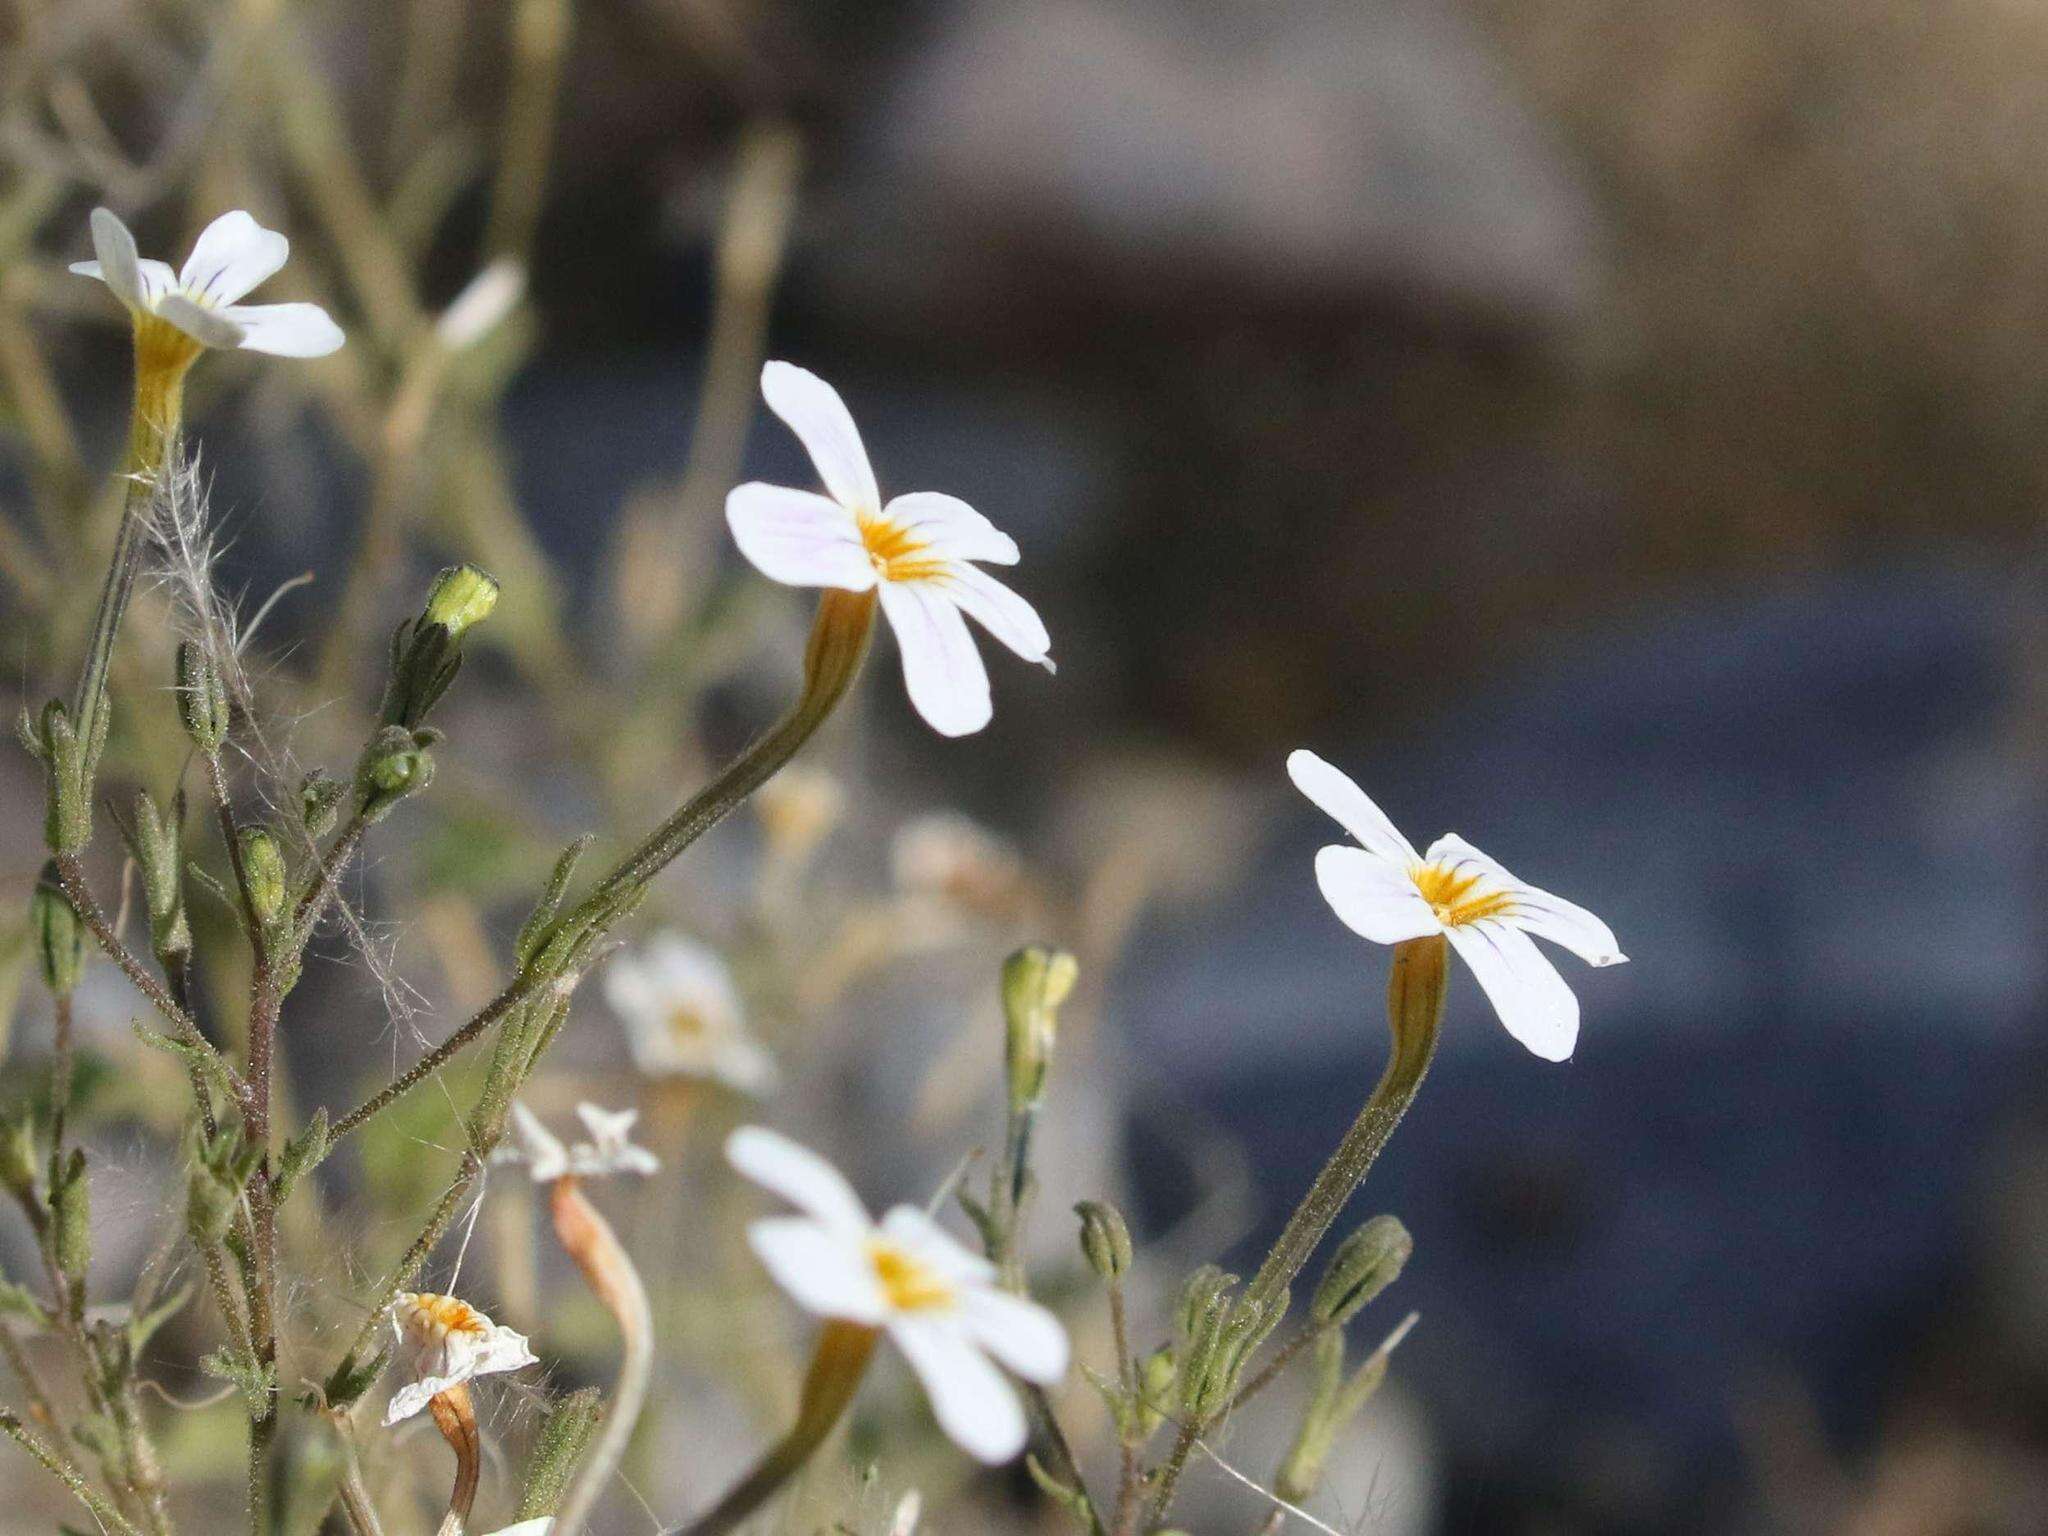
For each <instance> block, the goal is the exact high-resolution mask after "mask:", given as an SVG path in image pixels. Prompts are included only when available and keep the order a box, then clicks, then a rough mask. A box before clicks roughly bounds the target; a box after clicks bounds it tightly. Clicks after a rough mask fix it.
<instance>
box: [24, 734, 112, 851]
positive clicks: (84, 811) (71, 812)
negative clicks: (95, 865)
mask: <svg viewBox="0 0 2048 1536" xmlns="http://www.w3.org/2000/svg"><path fill="white" fill-rule="evenodd" d="M100 713H101V718H102V719H104V718H105V715H106V711H105V709H104V708H102V710H101V712H100ZM21 733H22V739H23V740H24V741H26V742H27V743H28V746H29V750H30V751H32V752H33V753H35V755H36V756H37V757H39V758H41V759H42V760H43V762H44V764H45V765H46V766H45V773H46V777H47V780H48V799H47V809H46V813H45V817H44V823H43V836H44V840H45V841H46V842H48V844H49V846H50V851H51V852H52V853H76V852H78V850H79V849H81V848H83V847H84V846H85V845H86V844H87V843H89V842H91V841H92V798H91V794H90V792H89V786H88V785H87V782H86V781H87V780H88V779H89V778H90V777H91V771H90V768H89V766H88V757H87V753H86V749H85V746H84V745H83V744H82V743H81V742H80V741H79V739H78V731H77V728H76V727H74V726H73V725H72V723H71V716H70V715H69V714H68V713H67V712H66V711H65V708H64V705H63V703H62V702H61V701H59V700H57V699H52V700H50V702H49V703H47V704H45V705H44V706H43V712H42V714H41V716H40V717H38V718H37V719H36V720H35V721H34V722H33V723H31V722H30V721H29V719H28V717H27V715H26V714H24V715H23V716H22V727H21Z"/></svg>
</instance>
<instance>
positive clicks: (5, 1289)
mask: <svg viewBox="0 0 2048 1536" xmlns="http://www.w3.org/2000/svg"><path fill="white" fill-rule="evenodd" d="M0 1316H6V1317H18V1318H20V1319H22V1320H23V1321H24V1322H30V1323H34V1324H35V1325H36V1326H37V1327H39V1328H40V1327H42V1326H43V1325H44V1324H45V1323H47V1322H48V1321H49V1314H48V1313H46V1312H45V1311H44V1310H43V1304H42V1303H41V1302H40V1301H38V1300H36V1294H35V1292H34V1291H31V1290H30V1289H29V1288H28V1287H27V1286H25V1285H16V1284H15V1283H14V1282H13V1281H12V1280H6V1279H0Z"/></svg>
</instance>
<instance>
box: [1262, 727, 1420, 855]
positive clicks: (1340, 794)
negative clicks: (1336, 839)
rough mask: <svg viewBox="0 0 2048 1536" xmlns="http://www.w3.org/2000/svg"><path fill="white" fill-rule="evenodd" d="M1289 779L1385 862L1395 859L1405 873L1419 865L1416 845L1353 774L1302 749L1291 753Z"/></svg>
mask: <svg viewBox="0 0 2048 1536" xmlns="http://www.w3.org/2000/svg"><path fill="white" fill-rule="evenodd" d="M1287 776H1288V777H1289V778H1290V779H1292V780H1294V787H1295V788H1296V789H1298V790H1300V791H1301V792H1302V793H1303V794H1304V795H1307V796H1308V797H1309V799H1311V800H1313V801H1314V802H1315V803H1316V804H1317V806H1319V807H1320V808H1321V809H1322V811H1323V812H1324V814H1326V815H1328V816H1331V817H1334V818H1335V819H1336V820H1337V822H1338V823H1339V824H1340V825H1341V826H1342V827H1343V828H1344V830H1345V831H1346V832H1349V833H1350V834H1351V835H1352V836H1353V837H1355V838H1357V839H1358V841H1359V844H1360V846H1361V847H1363V848H1365V849H1366V850H1367V851H1369V852H1372V853H1376V854H1378V855H1379V856H1380V857H1381V858H1383V859H1392V860H1393V861H1394V862H1395V863H1396V864H1399V865H1400V866H1401V867H1402V869H1404V870H1405V869H1406V868H1407V867H1408V866H1409V865H1411V864H1413V863H1415V862H1416V854H1415V846H1414V844H1412V843H1410V842H1409V841H1408V839H1407V838H1405V837H1403V836H1402V835H1401V834H1400V832H1399V831H1398V830H1397V829H1396V828H1395V826H1394V824H1393V823H1392V822H1391V821H1389V820H1388V819H1387V813H1386V812H1385V811H1383V810H1381V809H1380V808H1379V807H1378V806H1376V805H1374V804H1373V803H1372V800H1371V798H1370V797H1369V796H1368V795H1367V794H1366V792H1365V791H1364V790H1362V789H1360V788H1359V787H1358V786H1357V785H1356V784H1354V783H1353V782H1352V781H1351V777H1350V775H1349V774H1346V773H1344V772H1342V771H1341V770H1340V769H1337V768H1335V767H1332V766H1331V765H1330V764H1329V763H1326V762H1324V761H1323V760H1322V759H1321V758H1320V757H1317V756H1316V755H1315V753H1313V752H1309V751H1306V750H1298V751H1294V752H1290V753H1288V754H1287Z"/></svg>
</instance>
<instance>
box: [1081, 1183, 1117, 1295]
mask: <svg viewBox="0 0 2048 1536" xmlns="http://www.w3.org/2000/svg"><path fill="white" fill-rule="evenodd" d="M1074 1214H1075V1215H1076V1216H1079V1217H1080V1218H1081V1256H1082V1257H1083V1258H1085V1259H1086V1260H1087V1261H1088V1267H1089V1268H1090V1269H1092V1270H1094V1271H1095V1273H1096V1275H1097V1276H1099V1277H1100V1278H1101V1279H1104V1280H1121V1279H1122V1278H1123V1277H1124V1276H1125V1275H1126V1274H1128V1273H1129V1272H1130V1268H1131V1229H1130V1228H1129V1227H1127V1226H1126V1225H1124V1218H1123V1213H1122V1212H1121V1211H1119V1210H1118V1209H1117V1208H1116V1207H1115V1206H1113V1205H1110V1204H1107V1203H1106V1202H1104V1201H1100V1200H1083V1201H1082V1202H1081V1203H1080V1204H1079V1205H1077V1206H1075V1207H1074Z"/></svg>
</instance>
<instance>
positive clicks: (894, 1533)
mask: <svg viewBox="0 0 2048 1536" xmlns="http://www.w3.org/2000/svg"><path fill="white" fill-rule="evenodd" d="M923 1514H924V1496H923V1495H922V1494H920V1493H919V1492H918V1491H917V1490H916V1489H915V1488H913V1489H911V1490H910V1492H908V1493H906V1494H905V1495H903V1497H902V1498H901V1499H899V1500H897V1501H896V1513H895V1514H894V1515H893V1516H892V1517H891V1518H890V1520H889V1536H912V1533H913V1532H914V1531H916V1529H917V1522H918V1520H919V1519H920V1518H921V1517H922V1516H923Z"/></svg>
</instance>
